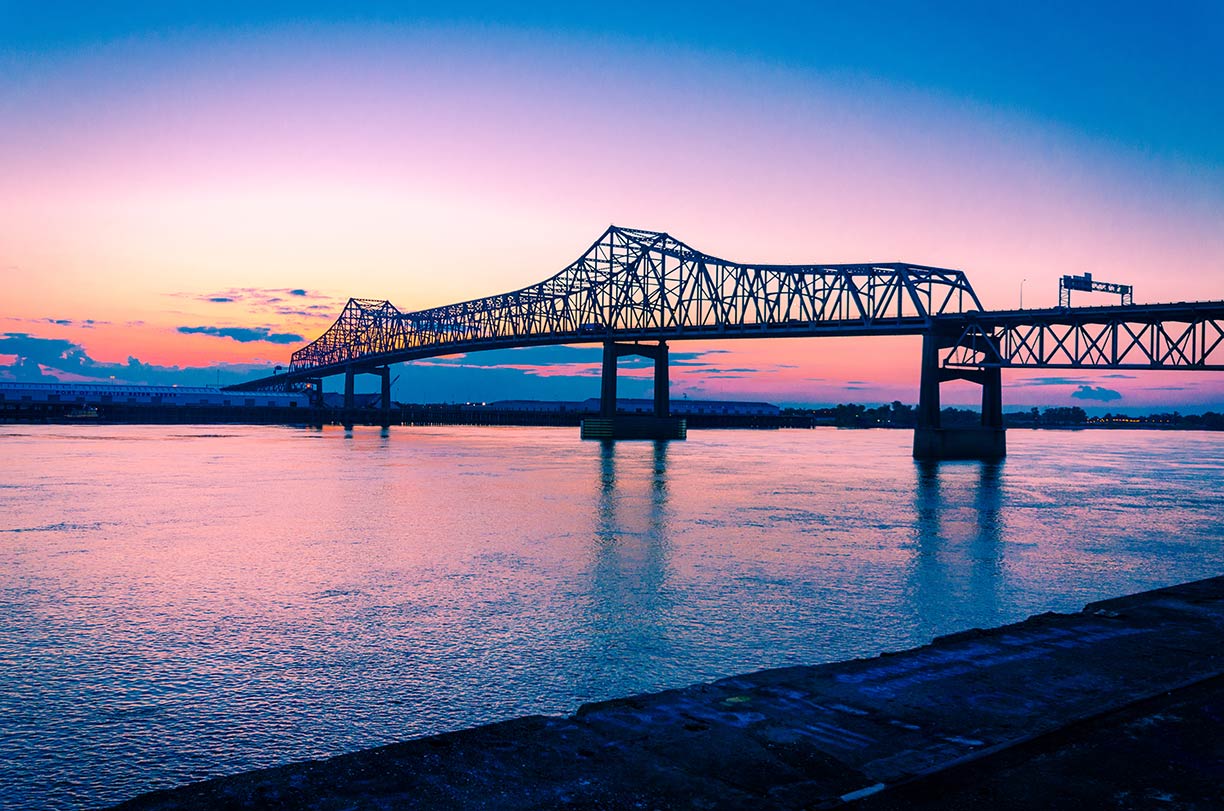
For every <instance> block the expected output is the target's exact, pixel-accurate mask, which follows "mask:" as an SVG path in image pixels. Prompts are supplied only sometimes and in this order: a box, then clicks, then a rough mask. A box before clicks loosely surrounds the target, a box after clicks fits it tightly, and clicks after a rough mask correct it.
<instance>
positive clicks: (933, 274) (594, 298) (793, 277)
mask: <svg viewBox="0 0 1224 811" xmlns="http://www.w3.org/2000/svg"><path fill="white" fill-rule="evenodd" d="M977 309H981V302H980V301H978V298H977V295H976V294H975V293H974V292H973V288H972V287H971V286H970V284H969V281H968V279H967V278H966V277H965V274H964V273H963V272H961V271H959V270H946V269H942V268H933V267H926V266H922V265H911V264H904V263H884V264H859V265H815V264H813V265H766V264H741V263H738V262H729V261H727V260H724V259H719V258H716V257H713V256H710V255H707V254H704V253H701V252H699V251H696V250H694V249H692V248H690V247H689V246H687V245H685V244H684V243H682V242H679V241H678V240H676V239H674V238H672V237H671V236H670V235H668V234H665V233H659V232H654V231H642V230H638V229H632V228H618V227H616V226H613V227H610V228H609V229H608V230H607V231H605V232H604V233H603V235H602V236H600V238H599V239H598V240H596V241H595V243H594V244H593V245H592V246H591V247H590V249H588V250H587V251H586V253H584V254H583V255H582V256H581V257H579V258H578V260H577V261H575V262H574V263H573V264H571V265H570V266H569V267H567V268H565V269H564V270H562V271H561V272H560V273H558V274H556V275H555V276H553V277H551V278H549V279H547V280H545V281H543V282H540V283H539V284H535V285H532V286H530V287H525V288H523V289H521V290H515V291H513V292H510V293H503V294H500V295H496V296H490V297H488V298H481V299H474V300H472V301H465V302H461V303H458V304H450V305H446V306H444V307H435V308H432V309H428V310H420V311H417V312H401V311H399V310H398V309H397V308H396V307H395V306H394V305H392V304H391V303H390V302H388V301H380V300H372V299H350V300H349V302H348V304H347V305H346V306H345V308H344V311H343V312H342V313H341V315H340V317H339V319H337V321H336V323H335V324H333V325H332V326H331V328H330V329H328V330H327V331H326V332H325V333H323V335H321V336H320V337H319V338H318V339H316V340H315V341H313V342H311V343H310V344H309V345H307V346H305V347H303V348H302V349H299V350H298V351H296V352H294V353H293V358H292V361H291V363H290V366H289V372H288V373H287V374H285V375H280V376H278V377H279V378H281V379H283V380H284V381H286V382H287V381H289V380H292V379H295V378H298V379H300V378H304V377H310V376H318V375H321V374H332V373H336V372H339V371H342V370H344V369H345V368H346V367H347V366H349V365H352V364H354V363H359V364H361V365H363V366H374V365H380V364H386V363H395V362H398V361H401V360H411V359H414V358H422V357H429V356H431V355H441V354H448V353H453V352H464V351H473V350H478V349H494V348H500V347H508V346H530V345H538V344H553V343H581V342H597V341H605V340H638V339H653V338H666V339H680V338H698V337H709V338H734V337H760V336H762V335H764V334H769V335H820V334H843V335H850V334H890V333H895V332H898V331H910V332H918V331H919V330H920V329H921V328H922V327H923V325H925V324H927V323H928V322H929V319H930V318H931V317H932V316H939V315H946V314H951V313H963V312H965V311H967V310H977ZM262 382H264V383H271V382H273V380H272V379H267V380H266V381H262ZM259 383H261V381H252V383H251V384H243V385H244V386H253V385H256V384H259Z"/></svg>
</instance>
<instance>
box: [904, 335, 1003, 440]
mask: <svg viewBox="0 0 1224 811" xmlns="http://www.w3.org/2000/svg"><path fill="white" fill-rule="evenodd" d="M954 340H955V337H954V336H941V335H939V334H938V333H935V332H933V331H932V332H927V333H925V334H924V335H923V336H922V377H921V381H920V382H919V385H918V425H917V427H916V428H915V429H914V458H915V459H1001V458H1003V457H1004V456H1006V455H1007V431H1006V430H1005V429H1004V427H1003V375H1002V372H1001V370H1000V369H999V368H998V367H982V368H980V369H946V368H944V367H942V366H940V364H939V350H940V349H943V348H945V347H947V346H949V345H950V344H951V342H952V341H954ZM945 380H970V381H972V382H974V383H977V384H978V385H980V386H981V387H982V424H981V425H980V426H978V427H974V428H962V427H957V428H944V427H943V425H942V420H941V417H940V413H939V412H940V405H939V384H940V383H942V382H944V381H945Z"/></svg>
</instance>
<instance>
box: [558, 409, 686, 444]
mask: <svg viewBox="0 0 1224 811" xmlns="http://www.w3.org/2000/svg"><path fill="white" fill-rule="evenodd" d="M687 436H688V424H687V423H686V422H685V421H684V420H683V419H681V418H680V417H652V416H647V415H639V414H618V415H617V416H615V417H588V418H587V419H585V420H583V421H582V438H583V439H684V438H686V437H687Z"/></svg>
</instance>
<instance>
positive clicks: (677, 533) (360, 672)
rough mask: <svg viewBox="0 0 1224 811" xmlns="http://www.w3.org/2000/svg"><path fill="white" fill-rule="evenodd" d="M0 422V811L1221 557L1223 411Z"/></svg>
mask: <svg viewBox="0 0 1224 811" xmlns="http://www.w3.org/2000/svg"><path fill="white" fill-rule="evenodd" d="M910 440H911V437H910V434H909V433H908V432H906V431H890V430H870V431H868V430H858V431H855V430H836V429H817V430H810V431H714V430H711V431H694V432H693V433H692V434H691V435H690V438H689V439H688V440H687V441H685V442H673V443H652V442H621V443H618V444H615V445H613V444H600V443H595V442H582V441H580V440H579V439H578V437H577V430H576V429H573V428H472V427H454V428H393V429H390V430H389V431H387V430H379V429H377V428H368V429H362V428H358V429H356V430H352V431H345V430H343V429H339V428H335V429H332V428H327V429H323V430H317V429H297V428H282V427H231V426H223V427H219V426H188V427H184V426H118V427H112V426H86V427H63V426H37V427H29V426H6V427H0V550H2V551H0V807H3V808H6V809H24V808H29V809H35V808H38V809H43V808H47V809H61V808H62V809H67V808H82V807H84V808H90V807H100V806H105V805H108V804H111V803H115V802H118V801H120V800H123V799H126V798H128V797H131V796H133V795H135V794H137V793H140V792H144V791H149V790H152V789H155V788H162V787H168V786H173V785H177V784H180V783H183V782H187V781H192V780H199V779H203V778H207V777H211V776H216V775H221V774H231V773H234V772H238V771H242V770H246V769H253V768H259V767H264V766H271V765H275V764H280V763H286V762H289V761H294V760H302V759H306V758H319V757H325V756H328V755H333V754H338V753H341V752H345V751H350V750H354V749H359V748H365V747H371V746H377V745H380V744H384V743H389V742H392V741H399V740H403V739H406V738H410V737H414V736H419V735H426V734H430V733H435V732H441V731H445V730H452V729H456V728H460V727H465V726H470V725H473V724H480V723H485V722H489V721H494V720H499V719H505V718H510V717H513V716H518V715H523V714H529V713H568V712H572V711H573V710H574V709H576V708H577V707H578V705H580V704H581V703H583V702H587V701H592V700H597V699H605V698H611V697H614V696H620V695H626V694H632V693H636V692H643V691H651V690H658V689H661V688H667V687H678V686H682V685H686V684H690V683H693V682H696V681H701V680H709V679H714V678H717V677H721V676H727V675H731V674H735V673H741V672H747V671H751V670H756V669H760V668H768V667H778V666H783V665H791V664H796V663H819V662H828V661H835V660H840V659H845V658H848V657H857V656H869V655H874V654H877V653H879V652H881V651H885V650H898V649H904V648H907V647H911V646H914V645H919V644H922V643H924V642H927V641H929V640H930V639H931V638H932V637H934V636H936V635H940V634H945V633H949V632H953V631H957V630H962V629H965V628H969V627H974V626H978V627H988V626H994V625H999V624H1002V623H1006V622H1011V621H1015V620H1019V619H1023V618H1024V617H1027V616H1029V615H1031V614H1034V613H1038V612H1042V611H1050V610H1055V611H1074V610H1078V609H1079V608H1080V607H1081V606H1082V605H1083V604H1084V603H1085V602H1088V601H1091V600H1096V599H1100V598H1104V597H1109V596H1114V595H1121V594H1125V593H1129V592H1134V591H1138V590H1143V589H1148V588H1153V587H1157V586H1164V585H1171V584H1173V583H1178V582H1182V581H1186V580H1193V579H1198V578H1202V577H1208V576H1214V575H1218V574H1221V573H1224V494H1222V493H1221V488H1220V483H1221V482H1222V481H1224V435H1221V434H1208V433H1195V432H1184V433H1173V432H1142V431H1117V432H1108V431H1081V432H1070V431H1067V432H1056V431H1045V432H1039V431H1019V430H1013V431H1010V432H1009V435H1008V442H1009V446H1010V447H1009V450H1010V452H1011V455H1010V456H1009V457H1008V458H1007V460H1006V461H1004V462H1002V463H978V462H953V463H942V464H939V465H929V464H918V463H915V462H914V460H913V459H911V458H910V456H909V443H910Z"/></svg>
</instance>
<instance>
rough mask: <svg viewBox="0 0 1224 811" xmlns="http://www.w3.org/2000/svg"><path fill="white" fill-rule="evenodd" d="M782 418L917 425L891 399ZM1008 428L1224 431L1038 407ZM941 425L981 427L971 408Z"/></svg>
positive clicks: (1198, 421)
mask: <svg viewBox="0 0 1224 811" xmlns="http://www.w3.org/2000/svg"><path fill="white" fill-rule="evenodd" d="M782 414H783V415H784V416H795V417H810V418H812V419H813V420H814V421H816V422H818V423H823V424H826V425H835V426H837V427H839V428H913V427H915V426H916V425H917V424H918V409H917V408H915V407H914V406H912V405H907V404H905V403H902V402H901V401H900V400H894V401H893V402H892V403H891V404H888V405H881V406H876V407H874V408H873V407H871V406H866V405H860V404H858V403H843V404H841V405H836V406H832V407H830V408H785V409H783V410H782ZM1003 421H1004V424H1005V425H1006V426H1007V427H1009V428H1181V429H1187V430H1206V431H1224V414H1217V413H1216V412H1214V411H1208V412H1206V413H1204V414H1182V413H1180V412H1177V411H1174V412H1172V413H1158V414H1148V415H1146V416H1131V415H1126V414H1105V415H1103V416H1100V417H1090V416H1088V413H1087V412H1085V411H1084V409H1082V408H1080V407H1079V406H1049V407H1047V408H1044V409H1038V408H1037V407H1035V406H1034V407H1033V408H1030V409H1029V410H1027V411H1013V412H1009V413H1005V414H1004V415H1003ZM940 422H941V424H942V425H943V426H944V427H945V428H960V427H970V426H974V425H980V424H981V414H980V412H978V411H976V410H974V409H972V408H954V407H948V408H943V409H940Z"/></svg>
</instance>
